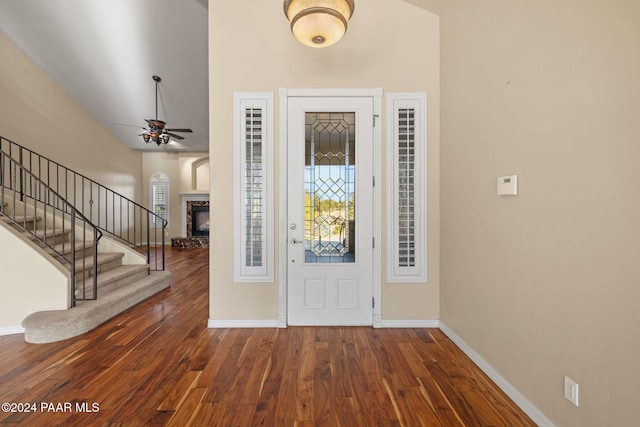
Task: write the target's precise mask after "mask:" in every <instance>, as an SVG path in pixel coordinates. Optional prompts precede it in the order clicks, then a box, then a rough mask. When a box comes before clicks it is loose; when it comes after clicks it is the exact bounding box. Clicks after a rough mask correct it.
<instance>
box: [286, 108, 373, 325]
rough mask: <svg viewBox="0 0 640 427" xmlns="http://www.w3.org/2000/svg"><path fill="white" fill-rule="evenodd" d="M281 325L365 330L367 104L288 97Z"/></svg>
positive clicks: (368, 284) (369, 195)
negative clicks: (285, 250)
mask: <svg viewBox="0 0 640 427" xmlns="http://www.w3.org/2000/svg"><path fill="white" fill-rule="evenodd" d="M288 112H289V116H288V123H289V124H288V136H287V141H288V181H289V185H288V222H289V230H288V233H289V236H288V241H289V245H288V248H289V249H288V265H289V268H288V271H287V274H288V319H289V320H288V323H289V324H291V325H370V324H372V309H371V296H372V269H373V267H372V262H371V258H372V236H373V231H372V230H373V226H372V205H373V189H372V175H373V173H372V169H373V156H372V141H373V125H372V123H373V101H372V99H371V98H289V104H288Z"/></svg>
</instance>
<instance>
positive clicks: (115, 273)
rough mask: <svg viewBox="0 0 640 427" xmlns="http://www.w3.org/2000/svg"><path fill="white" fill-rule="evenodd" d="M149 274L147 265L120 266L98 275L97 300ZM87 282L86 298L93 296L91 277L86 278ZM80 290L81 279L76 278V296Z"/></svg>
mask: <svg viewBox="0 0 640 427" xmlns="http://www.w3.org/2000/svg"><path fill="white" fill-rule="evenodd" d="M148 274H149V266H148V265H147V264H134V265H121V266H119V267H116V268H112V269H110V270H107V271H103V272H101V273H100V274H98V298H101V297H102V295H103V294H105V293H106V292H109V291H111V290H113V289H116V288H118V287H120V286H123V285H126V284H127V283H129V282H133V281H137V280H140V279H142V278H144V277H145V276H147V275H148ZM86 282H87V290H86V292H87V298H90V297H92V296H93V276H87V277H86ZM81 288H82V278H81V277H76V289H77V291H76V295H77V296H78V295H79V294H78V292H79V291H80V289H81Z"/></svg>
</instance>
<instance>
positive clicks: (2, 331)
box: [0, 326, 24, 337]
mask: <svg viewBox="0 0 640 427" xmlns="http://www.w3.org/2000/svg"><path fill="white" fill-rule="evenodd" d="M15 334H24V328H23V327H22V326H5V327H3V328H0V337H1V336H4V335H15Z"/></svg>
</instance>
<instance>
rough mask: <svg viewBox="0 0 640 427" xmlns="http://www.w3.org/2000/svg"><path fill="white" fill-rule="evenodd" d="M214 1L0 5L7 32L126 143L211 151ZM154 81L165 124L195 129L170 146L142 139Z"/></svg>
mask: <svg viewBox="0 0 640 427" xmlns="http://www.w3.org/2000/svg"><path fill="white" fill-rule="evenodd" d="M207 1H208V0H179V1H178V0H20V1H17V0H0V31H2V32H3V33H4V34H5V35H6V36H7V37H8V38H9V39H10V40H12V41H13V42H14V43H15V44H16V45H17V46H18V47H19V48H20V49H21V50H22V51H24V52H25V53H26V54H27V55H28V56H29V57H30V58H31V59H32V60H33V61H34V62H35V63H36V64H37V65H38V66H39V67H40V68H42V69H43V70H44V71H45V72H46V73H47V74H48V75H49V76H50V77H51V78H52V79H53V80H55V81H56V82H58V84H60V85H61V86H62V87H63V88H64V89H65V90H66V91H67V92H68V93H69V94H70V95H71V96H73V97H74V98H75V99H76V100H77V101H78V102H79V103H80V104H82V105H83V106H84V107H85V108H86V109H87V110H88V111H89V112H90V113H91V114H92V115H93V116H95V117H96V118H97V119H98V120H99V121H100V122H102V123H103V124H104V126H105V127H107V128H108V129H109V130H110V131H111V132H112V133H113V134H114V135H115V136H116V137H117V138H118V139H119V140H121V141H122V142H123V143H124V144H125V145H127V146H129V147H131V148H132V149H135V150H144V151H147V150H149V151H158V150H159V149H160V150H161V151H178V150H180V151H208V149H209V126H208V78H209V76H208V52H207V31H208V30H207ZM153 75H158V76H160V77H161V78H162V82H161V83H160V86H159V96H158V119H160V120H164V121H166V122H167V127H168V128H190V129H193V133H191V134H190V133H182V134H179V135H182V136H184V137H185V139H184V140H183V141H173V140H172V141H171V142H170V143H169V144H168V145H166V146H164V145H163V146H162V147H158V146H157V145H156V144H154V143H149V144H145V143H144V141H142V138H141V137H139V136H138V134H140V133H141V132H142V129H141V128H142V127H144V126H146V122H145V121H144V119H153V118H155V117H154V116H155V82H154V81H153V79H152V76H153ZM124 125H129V126H124ZM136 127H138V128H136Z"/></svg>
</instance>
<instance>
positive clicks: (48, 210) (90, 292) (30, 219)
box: [0, 149, 102, 306]
mask: <svg viewBox="0 0 640 427" xmlns="http://www.w3.org/2000/svg"><path fill="white" fill-rule="evenodd" d="M18 183H20V184H18ZM7 190H8V191H7ZM7 192H8V193H9V194H7ZM7 198H8V199H9V200H10V201H11V202H12V209H11V213H8V212H6V211H5V203H6V200H7ZM18 202H20V204H21V205H22V206H21V212H20V208H19V207H18ZM31 214H32V215H31ZM40 215H42V216H40ZM0 217H3V218H7V219H8V220H9V221H10V222H11V224H13V225H14V226H15V227H17V228H18V229H19V230H21V231H22V232H24V233H27V234H28V235H29V236H30V238H31V239H32V240H35V241H37V242H39V243H40V245H41V246H42V247H44V248H46V249H48V251H49V252H50V253H51V254H52V255H53V256H54V257H55V258H56V259H58V260H59V261H62V262H63V263H66V264H68V265H69V271H70V283H71V286H70V292H71V305H72V306H75V304H76V301H81V300H95V299H96V298H97V296H98V242H99V240H100V238H101V237H102V232H101V231H100V230H99V229H98V228H97V227H96V226H94V225H93V224H92V223H91V221H89V220H88V219H87V218H86V217H85V216H84V215H82V213H81V212H80V211H78V210H77V209H76V208H75V207H74V206H73V205H71V204H70V203H69V202H68V201H67V200H65V199H64V198H63V197H61V196H60V194H58V193H57V192H56V191H54V190H53V189H52V188H50V187H49V186H48V185H46V184H45V183H43V182H42V180H40V178H38V177H37V176H35V175H34V174H33V173H31V171H29V170H28V169H26V168H25V167H23V166H22V165H21V164H20V162H19V161H18V160H16V159H14V158H13V157H11V156H10V155H9V154H7V153H5V152H4V151H3V150H1V149H0ZM41 219H42V222H43V224H44V225H43V228H42V229H38V228H37V222H38V221H40V220H41ZM78 222H80V223H78ZM29 224H31V226H29ZM78 229H79V230H80V232H81V236H79V237H81V240H80V241H81V242H82V251H83V254H85V253H86V248H87V245H86V242H87V241H90V242H91V253H92V255H93V256H92V257H91V258H87V257H85V256H83V257H82V258H81V259H80V260H78V257H77V256H76V237H77V232H78ZM87 229H89V231H87ZM67 233H68V234H70V237H69V239H68V241H67V239H66V237H65V235H66V234H67ZM60 235H61V236H60ZM89 236H90V239H88V237H89ZM79 261H80V262H81V265H78V262H79ZM88 264H90V265H88ZM78 272H80V273H81V274H80V275H78Z"/></svg>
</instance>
